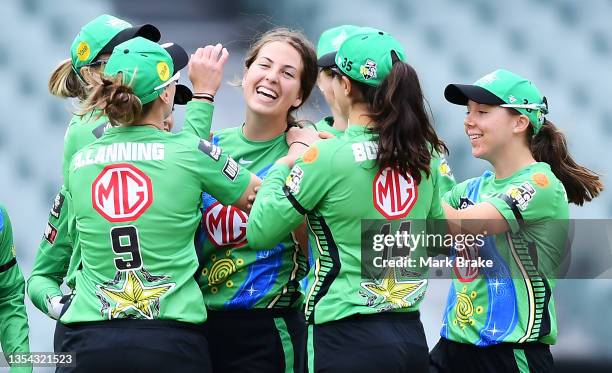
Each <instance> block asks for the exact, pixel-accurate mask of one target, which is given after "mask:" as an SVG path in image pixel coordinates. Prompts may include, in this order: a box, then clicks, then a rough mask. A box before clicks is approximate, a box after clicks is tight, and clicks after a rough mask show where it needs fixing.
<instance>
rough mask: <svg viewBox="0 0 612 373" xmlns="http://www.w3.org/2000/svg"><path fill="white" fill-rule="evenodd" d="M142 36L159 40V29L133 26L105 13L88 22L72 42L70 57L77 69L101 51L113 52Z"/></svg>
mask: <svg viewBox="0 0 612 373" xmlns="http://www.w3.org/2000/svg"><path fill="white" fill-rule="evenodd" d="M137 36H142V37H144V38H147V39H149V40H151V41H155V42H156V41H159V39H160V38H161V34H160V32H159V30H158V29H157V28H156V27H155V26H153V25H150V24H144V25H140V26H132V24H130V23H129V22H126V21H124V20H122V19H119V18H117V17H114V16H111V15H108V14H103V15H101V16H99V17H97V18H95V19H93V20H92V21H90V22H89V23H87V24H86V25H85V26H83V28H81V31H79V33H78V35H77V36H76V38H75V39H74V41H73V42H72V46H71V47H70V58H71V60H72V67H73V69H74V70H75V71H77V72H78V71H79V69H80V68H81V67H83V66H85V65H87V64H90V63H92V62H93V61H94V60H95V59H96V57H98V55H99V54H100V53H111V52H112V51H113V48H115V47H116V46H117V45H119V44H121V43H123V42H124V41H126V40H129V39H132V38H135V37H137Z"/></svg>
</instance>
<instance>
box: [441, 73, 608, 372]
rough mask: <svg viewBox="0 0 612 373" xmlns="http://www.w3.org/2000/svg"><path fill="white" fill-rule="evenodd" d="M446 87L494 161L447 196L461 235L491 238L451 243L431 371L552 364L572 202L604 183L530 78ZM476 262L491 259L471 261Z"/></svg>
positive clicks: (476, 149)
mask: <svg viewBox="0 0 612 373" xmlns="http://www.w3.org/2000/svg"><path fill="white" fill-rule="evenodd" d="M444 95H445V97H446V99H447V100H448V101H449V102H451V103H454V104H457V105H466V106H467V115H466V117H465V120H464V127H465V133H466V135H467V136H468V137H469V139H470V145H471V147H472V155H473V156H474V157H477V158H481V159H484V160H486V161H488V162H490V163H491V165H492V166H493V172H491V171H485V173H484V174H483V175H482V176H480V177H476V178H473V179H469V180H467V181H465V182H463V183H460V184H458V185H457V186H456V187H454V188H453V189H452V190H451V191H449V192H448V193H447V194H446V195H445V196H444V200H445V202H446V203H445V204H444V210H445V213H446V216H447V218H448V219H451V220H450V221H452V222H453V223H452V224H450V226H451V227H452V229H453V230H455V231H456V232H454V233H469V234H482V235H484V236H483V237H484V238H482V239H481V240H480V241H479V242H478V244H476V245H472V246H469V247H462V248H458V247H456V248H455V249H454V251H453V256H454V258H455V260H454V263H455V268H454V271H452V275H453V284H452V286H451V289H450V292H449V295H448V301H447V304H446V308H445V314H444V324H443V325H444V326H443V328H442V331H441V333H440V334H441V338H440V341H439V342H438V344H437V345H436V347H435V348H434V350H433V351H432V353H431V371H432V372H443V373H449V372H467V371H469V372H519V371H520V372H538V373H546V372H553V369H554V368H553V357H552V355H551V353H550V347H549V346H550V345H551V344H554V343H555V342H556V339H557V323H556V316H555V306H554V299H553V294H552V291H553V289H554V287H555V284H556V278H557V276H558V274H559V273H558V272H559V269H560V265H561V263H562V261H563V259H564V257H565V255H566V247H568V242H567V240H568V227H569V222H568V218H569V207H568V203H574V204H576V205H582V204H583V203H584V202H588V201H591V200H592V199H593V198H595V197H597V196H598V195H599V193H600V192H601V191H602V189H603V184H602V182H601V180H600V178H599V176H598V175H597V174H596V173H594V172H593V171H591V170H589V169H587V168H585V167H583V166H580V165H578V164H577V163H576V162H575V161H574V160H573V159H572V157H571V156H570V154H569V152H568V149H567V143H566V140H565V136H564V135H563V134H562V133H561V131H560V130H559V129H557V128H556V127H555V125H554V124H553V123H552V122H551V121H549V120H548V119H546V117H545V116H546V114H547V113H548V103H547V100H546V98H545V97H543V96H542V94H541V93H540V91H539V90H538V89H537V88H536V86H535V85H534V84H533V83H532V82H531V81H529V80H527V79H525V78H523V77H521V76H519V75H517V74H514V73H512V72H510V71H507V70H501V69H500V70H496V71H494V72H492V73H490V74H487V75H486V76H484V77H482V78H481V79H479V80H478V81H476V82H475V83H474V84H473V85H462V84H450V85H449V86H447V87H446V90H445V91H444ZM455 219H457V220H455ZM457 222H459V223H457ZM459 259H469V260H470V261H465V260H459ZM472 260H473V261H472ZM477 260H483V261H490V262H489V264H490V265H488V266H486V267H479V266H476V265H472V264H471V263H474V262H475V261H477ZM459 263H464V264H459Z"/></svg>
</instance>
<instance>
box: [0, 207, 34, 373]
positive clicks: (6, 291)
mask: <svg viewBox="0 0 612 373" xmlns="http://www.w3.org/2000/svg"><path fill="white" fill-rule="evenodd" d="M24 296H25V283H24V280H23V275H22V274H21V271H20V270H19V266H18V265H17V260H16V258H15V246H14V245H13V230H12V227H11V221H10V219H9V216H8V214H7V212H6V210H5V208H4V206H2V205H0V343H1V344H2V351H3V352H4V353H5V354H10V353H17V352H30V345H29V341H28V316H27V314H26V309H25V306H24V304H23V298H24ZM13 371H24V372H31V371H32V367H31V366H30V367H23V368H17V367H13V368H12V369H11V372H13Z"/></svg>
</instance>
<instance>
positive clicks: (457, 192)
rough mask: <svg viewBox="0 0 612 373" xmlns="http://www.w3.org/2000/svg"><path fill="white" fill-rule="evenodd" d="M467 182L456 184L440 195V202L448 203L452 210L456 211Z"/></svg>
mask: <svg viewBox="0 0 612 373" xmlns="http://www.w3.org/2000/svg"><path fill="white" fill-rule="evenodd" d="M468 181H469V180H468ZM468 181H465V182H463V183H460V184H457V185H455V186H454V187H452V188H451V189H450V190H449V191H447V192H445V193H442V201H444V202H446V203H448V204H449V205H450V206H451V207H452V208H454V209H458V208H459V206H460V204H461V197H462V196H463V193H464V191H465V188H466V186H467V183H468Z"/></svg>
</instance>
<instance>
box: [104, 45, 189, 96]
mask: <svg viewBox="0 0 612 373" xmlns="http://www.w3.org/2000/svg"><path fill="white" fill-rule="evenodd" d="M188 62H189V57H188V56H187V52H185V50H184V49H183V48H182V47H181V46H179V45H177V44H174V43H167V44H164V45H159V44H157V43H154V42H152V41H150V40H147V39H145V38H142V37H136V38H134V39H130V40H128V41H126V42H123V43H121V44H119V45H117V46H116V47H115V49H114V50H113V53H112V54H111V56H110V58H109V59H108V62H107V63H106V67H105V68H104V74H105V75H109V76H116V75H117V74H119V73H122V79H123V83H124V84H127V85H130V86H131V87H132V89H133V90H134V94H136V96H138V98H139V99H140V101H141V102H142V104H143V105H144V104H148V103H149V102H152V101H154V100H155V99H156V98H157V97H159V95H160V94H161V93H162V92H163V91H164V88H165V87H166V86H168V85H169V84H170V83H172V82H173V81H177V80H178V79H179V76H180V74H179V71H180V70H181V69H182V68H183V67H185V66H187V63H188Z"/></svg>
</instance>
